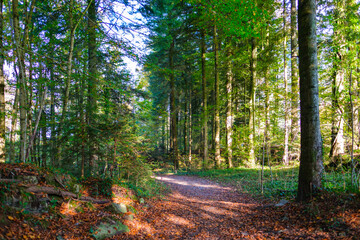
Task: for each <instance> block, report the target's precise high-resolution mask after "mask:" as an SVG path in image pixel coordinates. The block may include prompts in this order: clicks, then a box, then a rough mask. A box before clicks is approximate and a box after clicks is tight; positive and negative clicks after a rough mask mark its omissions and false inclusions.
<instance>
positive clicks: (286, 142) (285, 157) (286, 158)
mask: <svg viewBox="0 0 360 240" xmlns="http://www.w3.org/2000/svg"><path fill="white" fill-rule="evenodd" d="M283 5H284V12H283V24H284V29H283V31H284V32H283V33H284V42H283V48H284V90H285V93H284V94H285V96H284V106H285V109H284V110H285V119H284V120H285V122H284V128H285V136H284V155H283V163H284V164H285V165H288V164H289V116H288V115H289V114H288V79H287V56H286V54H287V31H286V27H287V24H286V21H287V20H286V0H284V3H283Z"/></svg>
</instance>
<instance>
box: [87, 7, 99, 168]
mask: <svg viewBox="0 0 360 240" xmlns="http://www.w3.org/2000/svg"><path fill="white" fill-rule="evenodd" d="M96 12H97V9H96V3H95V1H92V0H88V25H87V33H88V72H89V79H88V97H87V98H88V102H87V122H88V137H89V140H90V139H91V140H90V142H89V158H90V159H89V160H90V161H89V164H90V166H91V172H92V174H96V173H97V171H98V169H97V160H98V156H97V153H96V149H97V147H96V136H95V134H94V133H93V130H92V129H93V128H94V124H95V113H96V109H97V63H98V60H97V56H96V52H97V43H96V27H97V20H96Z"/></svg>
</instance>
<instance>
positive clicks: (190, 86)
mask: <svg viewBox="0 0 360 240" xmlns="http://www.w3.org/2000/svg"><path fill="white" fill-rule="evenodd" d="M191 101H192V82H191V81H190V83H189V100H188V102H189V112H188V114H189V127H188V128H189V138H188V139H189V148H188V149H189V151H188V160H189V164H190V166H191V163H192V155H191V149H192V105H191Z"/></svg>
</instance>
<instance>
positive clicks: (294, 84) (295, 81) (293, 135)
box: [290, 0, 299, 145]
mask: <svg viewBox="0 0 360 240" xmlns="http://www.w3.org/2000/svg"><path fill="white" fill-rule="evenodd" d="M290 14H291V22H290V35H291V36H290V47H291V117H290V118H291V129H290V143H291V145H294V142H295V141H296V139H297V135H298V128H299V126H298V121H299V116H298V107H299V103H298V102H299V100H298V99H299V78H298V74H297V73H298V69H297V41H296V32H297V31H296V0H291V12H290Z"/></svg>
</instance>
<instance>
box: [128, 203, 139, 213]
mask: <svg viewBox="0 0 360 240" xmlns="http://www.w3.org/2000/svg"><path fill="white" fill-rule="evenodd" d="M126 207H127V210H128V212H132V213H137V211H136V209H135V208H134V207H133V206H131V205H127V206H126Z"/></svg>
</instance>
